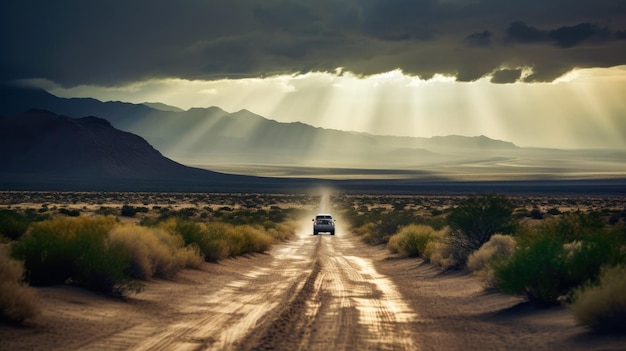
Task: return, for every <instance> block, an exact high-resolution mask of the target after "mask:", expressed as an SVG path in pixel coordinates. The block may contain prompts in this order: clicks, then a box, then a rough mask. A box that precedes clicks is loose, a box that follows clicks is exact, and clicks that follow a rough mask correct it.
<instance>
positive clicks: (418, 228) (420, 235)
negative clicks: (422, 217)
mask: <svg viewBox="0 0 626 351" xmlns="http://www.w3.org/2000/svg"><path fill="white" fill-rule="evenodd" d="M434 232H435V230H434V229H433V228H432V227H429V226H425V225H415V224H410V225H407V226H405V227H402V228H401V229H400V231H398V233H397V234H395V235H393V236H392V237H391V238H390V239H389V243H388V244H387V248H388V249H389V250H391V251H392V252H397V253H399V254H401V255H403V256H408V257H419V256H422V255H423V253H424V251H425V250H426V245H427V244H428V242H429V241H430V240H431V237H432V236H434V235H435V234H434Z"/></svg>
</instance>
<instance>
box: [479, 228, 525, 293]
mask: <svg viewBox="0 0 626 351" xmlns="http://www.w3.org/2000/svg"><path fill="white" fill-rule="evenodd" d="M516 247H517V242H516V241H515V238H513V237H512V236H510V235H501V234H495V235H493V236H492V237H491V239H490V240H489V241H487V242H486V243H485V244H484V245H483V246H481V247H480V249H478V250H477V251H474V252H473V253H472V254H471V255H470V256H469V258H468V260H467V268H469V269H470V271H472V273H473V274H474V275H475V276H476V277H477V278H478V280H480V281H481V282H482V283H483V285H484V286H485V287H486V288H497V287H498V286H499V284H498V281H497V279H496V276H495V272H494V269H493V266H494V265H495V264H498V263H499V262H502V261H505V260H507V259H509V258H510V257H511V256H512V255H513V253H514V252H515V249H516Z"/></svg>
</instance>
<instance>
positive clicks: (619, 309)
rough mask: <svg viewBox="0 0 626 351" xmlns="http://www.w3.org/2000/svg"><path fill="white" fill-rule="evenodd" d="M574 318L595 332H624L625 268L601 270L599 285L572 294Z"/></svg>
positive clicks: (616, 267)
mask: <svg viewBox="0 0 626 351" xmlns="http://www.w3.org/2000/svg"><path fill="white" fill-rule="evenodd" d="M568 307H569V309H570V310H571V311H572V313H573V314H574V318H576V320H577V321H578V322H579V323H580V324H583V325H586V326H588V327H589V328H591V329H592V330H594V331H597V332H622V333H623V332H626V324H625V323H624V321H625V320H626V265H619V266H614V267H604V268H603V269H602V272H601V273H600V279H599V281H598V284H597V285H595V286H593V285H587V286H583V287H580V288H578V289H576V290H575V291H574V299H573V303H572V304H570V305H569V306H568Z"/></svg>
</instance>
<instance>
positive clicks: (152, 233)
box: [109, 224, 202, 279]
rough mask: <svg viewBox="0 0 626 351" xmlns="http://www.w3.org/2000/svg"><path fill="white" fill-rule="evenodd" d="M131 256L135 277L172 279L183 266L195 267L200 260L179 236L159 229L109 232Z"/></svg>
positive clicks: (132, 226) (119, 228) (128, 227)
mask: <svg viewBox="0 0 626 351" xmlns="http://www.w3.org/2000/svg"><path fill="white" fill-rule="evenodd" d="M109 239H110V240H111V242H113V243H120V244H121V245H122V246H123V247H124V248H125V249H126V250H127V251H128V252H129V254H130V257H131V260H132V273H133V277H134V278H138V279H150V278H152V277H153V276H157V277H171V276H173V275H174V274H176V273H177V272H178V271H179V270H181V269H182V268H185V267H198V266H199V265H200V263H201V262H202V257H200V254H199V252H198V249H197V248H196V247H185V246H184V243H183V240H182V238H181V237H180V236H178V235H174V234H170V233H168V232H167V231H165V230H164V229H161V228H147V227H141V226H138V225H135V224H126V225H118V226H116V227H114V228H113V229H112V230H111V231H110V232H109Z"/></svg>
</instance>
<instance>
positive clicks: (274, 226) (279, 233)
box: [264, 221, 298, 241]
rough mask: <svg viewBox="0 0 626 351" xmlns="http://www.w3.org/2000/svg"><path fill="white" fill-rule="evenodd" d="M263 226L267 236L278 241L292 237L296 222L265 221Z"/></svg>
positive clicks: (294, 232)
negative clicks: (268, 222)
mask: <svg viewBox="0 0 626 351" xmlns="http://www.w3.org/2000/svg"><path fill="white" fill-rule="evenodd" d="M264 226H265V228H266V230H265V231H266V232H267V234H268V235H269V236H271V237H272V238H274V239H276V240H278V241H285V240H288V239H291V238H293V236H294V235H295V234H296V228H297V226H298V225H297V223H296V222H291V221H286V222H282V223H274V222H270V224H269V225H268V224H267V223H266V224H265V225H264Z"/></svg>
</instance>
